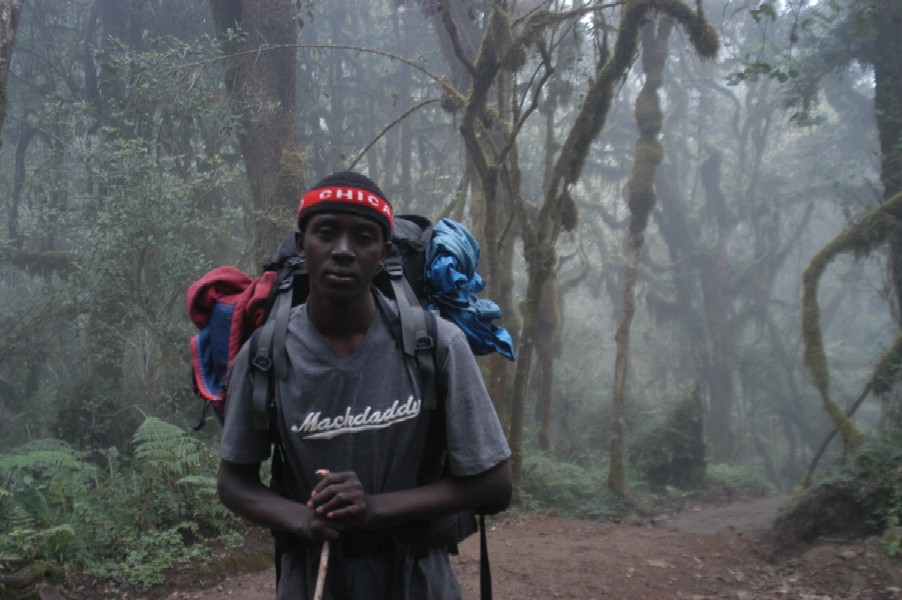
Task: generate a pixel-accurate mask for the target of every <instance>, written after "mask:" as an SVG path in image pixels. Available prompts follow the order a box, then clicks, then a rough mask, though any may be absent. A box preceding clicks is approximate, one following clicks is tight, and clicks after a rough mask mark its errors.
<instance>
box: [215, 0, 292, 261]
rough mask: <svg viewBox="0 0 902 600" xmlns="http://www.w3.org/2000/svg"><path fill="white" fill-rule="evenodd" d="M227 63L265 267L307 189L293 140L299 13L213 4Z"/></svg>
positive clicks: (233, 0)
mask: <svg viewBox="0 0 902 600" xmlns="http://www.w3.org/2000/svg"><path fill="white" fill-rule="evenodd" d="M210 6H211V8H212V11H213V20H214V22H215V24H216V32H217V34H218V35H219V38H220V40H221V43H222V49H223V53H224V54H225V55H226V56H227V57H228V60H227V61H226V65H225V82H226V87H227V89H228V91H229V93H230V94H231V96H232V98H233V99H234V102H235V108H236V110H237V111H238V113H239V115H240V116H241V128H240V130H239V132H238V140H239V143H240V145H241V152H242V154H243V156H244V161H245V167H246V169H247V175H248V180H249V182H250V188H251V201H252V202H251V204H252V207H253V210H254V228H253V230H254V256H255V259H256V260H258V261H260V262H262V261H263V260H264V259H265V258H266V257H268V256H269V253H270V252H271V251H272V248H273V247H274V246H275V245H276V243H277V240H279V239H281V237H282V235H284V234H285V233H287V232H288V230H290V228H291V227H292V223H293V222H294V219H292V218H291V216H292V214H293V212H294V210H295V209H296V207H297V203H298V198H299V197H300V194H301V192H302V191H303V189H304V163H303V159H302V157H301V153H300V150H299V149H298V146H297V142H296V140H295V137H294V135H295V133H294V131H295V101H296V100H295V98H296V94H295V82H296V70H297V60H296V58H295V50H294V46H295V44H296V41H297V15H296V12H297V8H296V7H295V5H294V3H293V2H291V1H290V0H210Z"/></svg>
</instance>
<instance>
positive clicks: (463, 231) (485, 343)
mask: <svg viewBox="0 0 902 600" xmlns="http://www.w3.org/2000/svg"><path fill="white" fill-rule="evenodd" d="M477 264H479V242H477V241H476V239H475V238H474V237H473V236H472V234H470V232H469V231H468V230H467V228H466V227H464V226H463V225H461V224H460V223H458V222H456V221H452V220H451V219H441V220H440V221H439V222H438V223H436V225H435V228H434V231H433V234H432V241H431V243H430V244H429V246H428V247H427V248H426V267H425V277H426V283H427V286H428V288H429V298H430V299H431V300H432V301H433V304H430V306H429V308H430V309H434V308H438V309H439V312H441V314H442V316H443V317H445V318H447V319H449V320H451V321H453V322H454V323H455V324H456V325H457V326H458V327H460V328H461V329H462V330H463V332H464V333H465V334H466V335H467V340H468V341H469V342H470V348H471V349H472V350H473V354H477V355H484V354H490V353H492V352H498V353H500V354H501V355H502V356H504V357H505V358H507V359H508V360H514V345H513V340H512V339H511V335H510V333H508V331H507V330H506V329H504V328H503V327H499V326H498V325H494V324H493V323H492V321H493V320H495V319H500V318H501V309H500V308H499V307H498V305H497V304H496V303H494V302H492V301H491V300H486V299H482V298H477V297H476V294H478V293H479V292H481V291H483V290H484V289H485V282H484V281H483V279H482V277H480V276H479V274H478V273H477V272H476V265H477Z"/></svg>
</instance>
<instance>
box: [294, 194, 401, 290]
mask: <svg viewBox="0 0 902 600" xmlns="http://www.w3.org/2000/svg"><path fill="white" fill-rule="evenodd" d="M297 244H298V251H299V252H300V253H301V254H303V255H304V257H305V260H306V263H307V271H308V272H309V274H310V294H311V296H312V295H317V296H319V297H322V298H323V299H328V300H331V301H336V302H347V301H351V300H355V299H359V298H360V297H362V296H363V295H364V294H368V293H369V290H370V284H371V283H372V280H373V276H374V275H375V274H376V272H377V271H378V270H379V267H380V266H381V265H382V261H383V260H385V258H386V257H387V256H388V251H389V249H390V248H391V242H390V241H389V240H384V239H383V233H382V228H381V227H380V226H379V224H378V223H377V222H376V221H374V220H372V219H368V218H366V217H361V216H357V215H352V214H347V213H341V212H334V213H322V214H317V215H314V216H312V217H310V220H309V221H308V222H307V227H306V228H305V229H304V231H303V232H300V233H298V236H297Z"/></svg>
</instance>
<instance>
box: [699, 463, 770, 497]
mask: <svg viewBox="0 0 902 600" xmlns="http://www.w3.org/2000/svg"><path fill="white" fill-rule="evenodd" d="M705 487H706V488H708V489H718V490H723V491H725V492H726V493H727V494H728V495H729V496H732V497H740V498H745V497H759V496H767V495H768V494H772V493H773V492H774V486H773V485H772V484H771V483H769V482H768V481H766V480H765V479H763V478H762V477H761V476H759V475H757V474H755V473H754V472H752V471H751V470H749V469H748V468H746V467H742V466H734V465H725V464H717V465H710V466H709V467H708V469H707V472H706V473H705Z"/></svg>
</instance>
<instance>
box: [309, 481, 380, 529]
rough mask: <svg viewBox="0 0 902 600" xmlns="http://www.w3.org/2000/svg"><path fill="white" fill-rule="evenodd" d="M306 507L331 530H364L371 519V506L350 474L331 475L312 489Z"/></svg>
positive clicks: (364, 493)
mask: <svg viewBox="0 0 902 600" xmlns="http://www.w3.org/2000/svg"><path fill="white" fill-rule="evenodd" d="M307 508H309V509H310V510H311V511H313V514H314V519H315V518H316V517H319V518H321V519H322V518H324V519H326V520H327V522H328V523H329V524H330V525H331V526H332V527H334V528H340V530H345V529H363V528H365V527H366V526H367V525H369V523H370V521H371V519H372V516H373V515H372V506H371V503H370V499H369V497H368V496H367V494H366V492H364V491H363V485H362V484H361V483H360V479H358V478H357V474H356V473H354V472H353V471H345V472H343V473H330V474H329V475H326V476H325V477H324V478H323V479H322V480H321V481H320V482H319V483H318V484H317V485H316V487H315V488H313V492H312V493H311V495H310V500H309V501H308V502H307Z"/></svg>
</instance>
